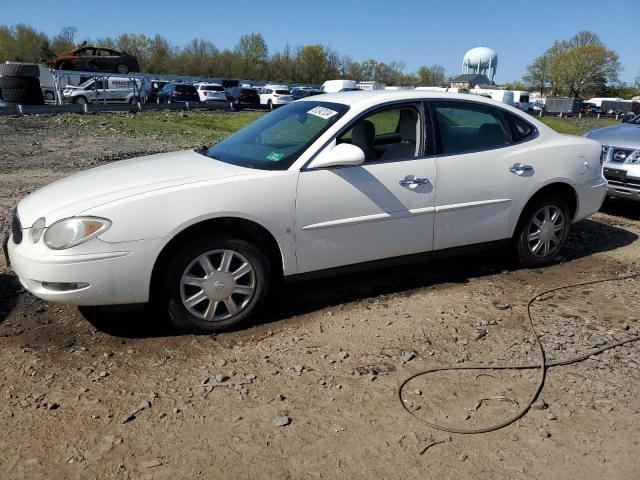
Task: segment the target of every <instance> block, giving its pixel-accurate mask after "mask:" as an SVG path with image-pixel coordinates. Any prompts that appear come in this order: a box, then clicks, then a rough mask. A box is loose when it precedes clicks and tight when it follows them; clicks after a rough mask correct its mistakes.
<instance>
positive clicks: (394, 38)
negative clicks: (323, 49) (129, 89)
mask: <svg viewBox="0 0 640 480" xmlns="http://www.w3.org/2000/svg"><path fill="white" fill-rule="evenodd" d="M638 18H640V0H608V1H602V0H553V1H551V0H535V1H521V0H510V1H497V0H474V1H470V0H437V1H433V0H422V1H420V0H384V1H379V0H368V1H364V0H359V1H357V2H355V1H348V0H342V1H335V0H316V1H313V2H310V1H305V0H297V1H281V2H277V1H276V2H273V1H271V2H268V1H264V0H262V1H251V0H243V1H240V2H221V1H216V0H208V1H204V0H192V1H181V0H142V1H136V0H128V1H122V0H98V1H95V2H94V1H89V2H75V1H72V2H62V1H59V0H56V1H52V0H18V1H16V0H0V24H4V25H14V24H16V23H26V24H28V25H31V26H32V27H34V28H36V29H38V30H40V31H44V32H45V33H47V34H48V35H55V34H57V33H58V32H59V31H60V30H61V29H62V28H63V27H65V26H69V25H73V26H75V27H77V28H78V38H79V39H83V38H86V37H89V38H92V39H96V38H100V37H106V36H109V37H117V36H118V35H120V34H121V33H143V34H145V35H150V36H152V35H155V34H156V33H159V34H160V35H162V36H163V37H165V38H166V39H167V40H169V42H170V43H171V44H172V45H175V46H182V45H184V44H185V43H187V42H188V41H189V40H192V39H194V38H203V39H205V40H210V41H212V42H213V43H214V44H215V45H216V46H217V47H218V48H220V49H224V48H233V46H234V45H235V44H236V42H237V41H238V38H239V37H240V35H242V34H245V33H252V32H259V33H261V34H262V35H263V36H264V38H265V40H266V42H267V45H268V46H269V49H270V51H271V52H273V51H275V50H277V49H282V48H283V47H284V46H285V45H287V44H289V45H291V46H292V47H295V46H297V45H308V44H316V43H321V44H323V45H327V46H330V47H332V48H333V49H335V50H337V51H338V52H339V53H340V55H345V54H348V55H350V56H351V57H352V58H353V59H354V60H358V61H363V60H366V59H369V58H373V59H375V60H378V61H381V62H390V61H394V60H395V61H398V62H403V63H404V64H405V66H406V71H407V72H408V73H411V72H415V71H417V69H418V68H419V67H420V66H421V65H431V64H440V65H442V66H444V67H445V70H446V72H447V74H450V75H451V74H457V73H459V72H460V68H461V63H462V57H463V55H464V53H465V52H466V51H467V50H469V49H471V48H473V47H476V46H480V45H484V46H487V47H490V48H492V49H494V50H495V51H496V52H497V54H498V73H497V76H496V81H497V82H498V83H500V82H502V83H505V82H508V81H512V80H519V79H521V77H522V75H523V74H524V73H525V71H526V66H527V65H528V64H529V63H531V62H532V61H533V60H534V59H535V58H536V57H537V56H539V55H541V54H542V53H543V52H544V51H545V50H546V49H547V48H548V47H549V46H551V44H552V43H553V42H554V40H562V39H568V38H570V37H571V36H572V35H573V34H575V33H576V32H578V31H580V30H590V31H593V32H595V33H597V34H598V35H600V37H601V38H602V40H603V41H604V42H605V44H606V45H607V47H609V48H611V49H613V50H615V51H616V52H617V53H618V55H619V56H620V61H621V64H622V67H623V69H622V72H621V74H620V79H621V80H623V81H626V82H633V79H634V78H635V77H636V76H637V75H638V74H640V48H639V47H640V40H639V38H640V37H638V24H637V21H638ZM634 32H635V33H634Z"/></svg>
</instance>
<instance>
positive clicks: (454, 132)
mask: <svg viewBox="0 0 640 480" xmlns="http://www.w3.org/2000/svg"><path fill="white" fill-rule="evenodd" d="M434 111H435V116H436V122H437V123H438V134H439V139H438V140H439V141H438V153H440V154H448V155H452V154H460V153H465V152H476V151H480V150H490V149H493V148H500V147H504V146H506V145H508V144H509V143H510V140H511V138H510V135H509V132H508V127H507V126H506V125H505V124H504V122H503V120H502V118H501V117H500V114H499V113H498V111H497V110H495V109H493V108H491V107H485V106H483V105H475V104H470V103H461V102H439V103H436V104H435V106H434Z"/></svg>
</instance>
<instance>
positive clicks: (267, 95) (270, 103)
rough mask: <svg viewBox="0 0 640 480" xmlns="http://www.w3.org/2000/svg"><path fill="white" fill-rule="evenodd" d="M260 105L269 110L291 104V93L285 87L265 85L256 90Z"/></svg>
mask: <svg viewBox="0 0 640 480" xmlns="http://www.w3.org/2000/svg"><path fill="white" fill-rule="evenodd" d="M258 93H259V94H260V105H266V106H267V107H269V108H270V109H271V110H273V109H274V108H275V107H279V106H281V105H286V104H287V103H291V102H293V97H292V96H291V91H290V90H289V87H288V86H287V85H265V86H264V87H262V88H260V89H259V90H258Z"/></svg>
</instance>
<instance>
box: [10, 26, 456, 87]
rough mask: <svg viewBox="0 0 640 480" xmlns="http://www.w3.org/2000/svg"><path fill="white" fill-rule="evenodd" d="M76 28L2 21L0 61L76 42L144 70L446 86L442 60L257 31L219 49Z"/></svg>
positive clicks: (61, 49) (50, 52)
mask: <svg viewBox="0 0 640 480" xmlns="http://www.w3.org/2000/svg"><path fill="white" fill-rule="evenodd" d="M77 33H78V30H77V28H75V27H73V26H71V27H65V28H63V29H62V31H61V32H60V33H59V34H57V35H55V36H53V37H51V38H50V37H48V36H47V35H46V34H44V33H42V32H38V31H37V30H35V29H34V28H32V27H30V26H28V25H24V24H18V25H14V26H0V61H5V60H17V61H24V62H40V61H42V59H44V58H49V57H52V56H54V55H59V54H61V53H66V52H68V51H69V50H71V49H73V48H75V47H76V46H77V45H78V44H79V43H82V42H83V41H86V42H87V44H89V45H95V46H103V47H110V48H115V49H117V50H120V51H126V52H129V53H131V54H133V55H135V56H136V57H138V62H139V63H140V69H141V71H142V72H148V73H158V74H163V73H164V74H170V75H189V76H195V77H214V78H215V77H222V78H240V79H246V80H266V79H269V80H274V81H282V82H300V83H312V84H319V83H322V82H324V81H325V80H327V79H341V78H345V79H350V80H356V81H358V82H360V81H376V82H381V83H384V84H386V85H405V86H415V85H444V84H445V83H446V81H447V78H446V75H445V71H444V68H443V67H442V66H440V65H431V66H423V67H420V69H419V70H418V71H417V72H416V73H407V72H406V71H405V65H404V64H403V63H402V62H396V61H392V62H387V63H385V62H379V61H376V60H373V59H369V60H365V61H362V62H358V61H356V60H354V59H352V58H351V57H350V56H349V55H340V54H339V53H338V52H337V51H336V50H334V49H332V48H331V47H327V46H324V45H303V46H297V47H291V46H290V45H287V46H285V47H284V48H283V49H281V50H274V51H270V50H269V48H268V47H267V43H266V42H265V40H264V38H263V36H262V35H261V34H259V33H251V34H246V35H242V36H241V37H240V39H239V40H238V43H237V44H236V45H235V47H234V48H233V49H219V48H218V47H216V45H215V44H214V43H213V42H211V41H209V40H204V39H194V40H191V41H190V42H189V43H187V44H186V45H184V46H183V47H176V46H173V45H171V43H170V42H169V41H168V40H167V39H166V38H164V37H162V36H161V35H155V36H153V37H149V36H146V35H140V34H129V33H124V34H122V35H120V36H118V37H116V38H112V37H106V38H98V39H95V40H92V39H88V38H87V39H82V41H79V39H78V38H77Z"/></svg>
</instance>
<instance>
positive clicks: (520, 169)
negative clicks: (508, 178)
mask: <svg viewBox="0 0 640 480" xmlns="http://www.w3.org/2000/svg"><path fill="white" fill-rule="evenodd" d="M509 171H510V172H511V173H515V174H516V175H522V174H523V173H526V172H533V167H532V166H531V165H523V164H522V163H514V164H513V165H512V166H511V167H509Z"/></svg>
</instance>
